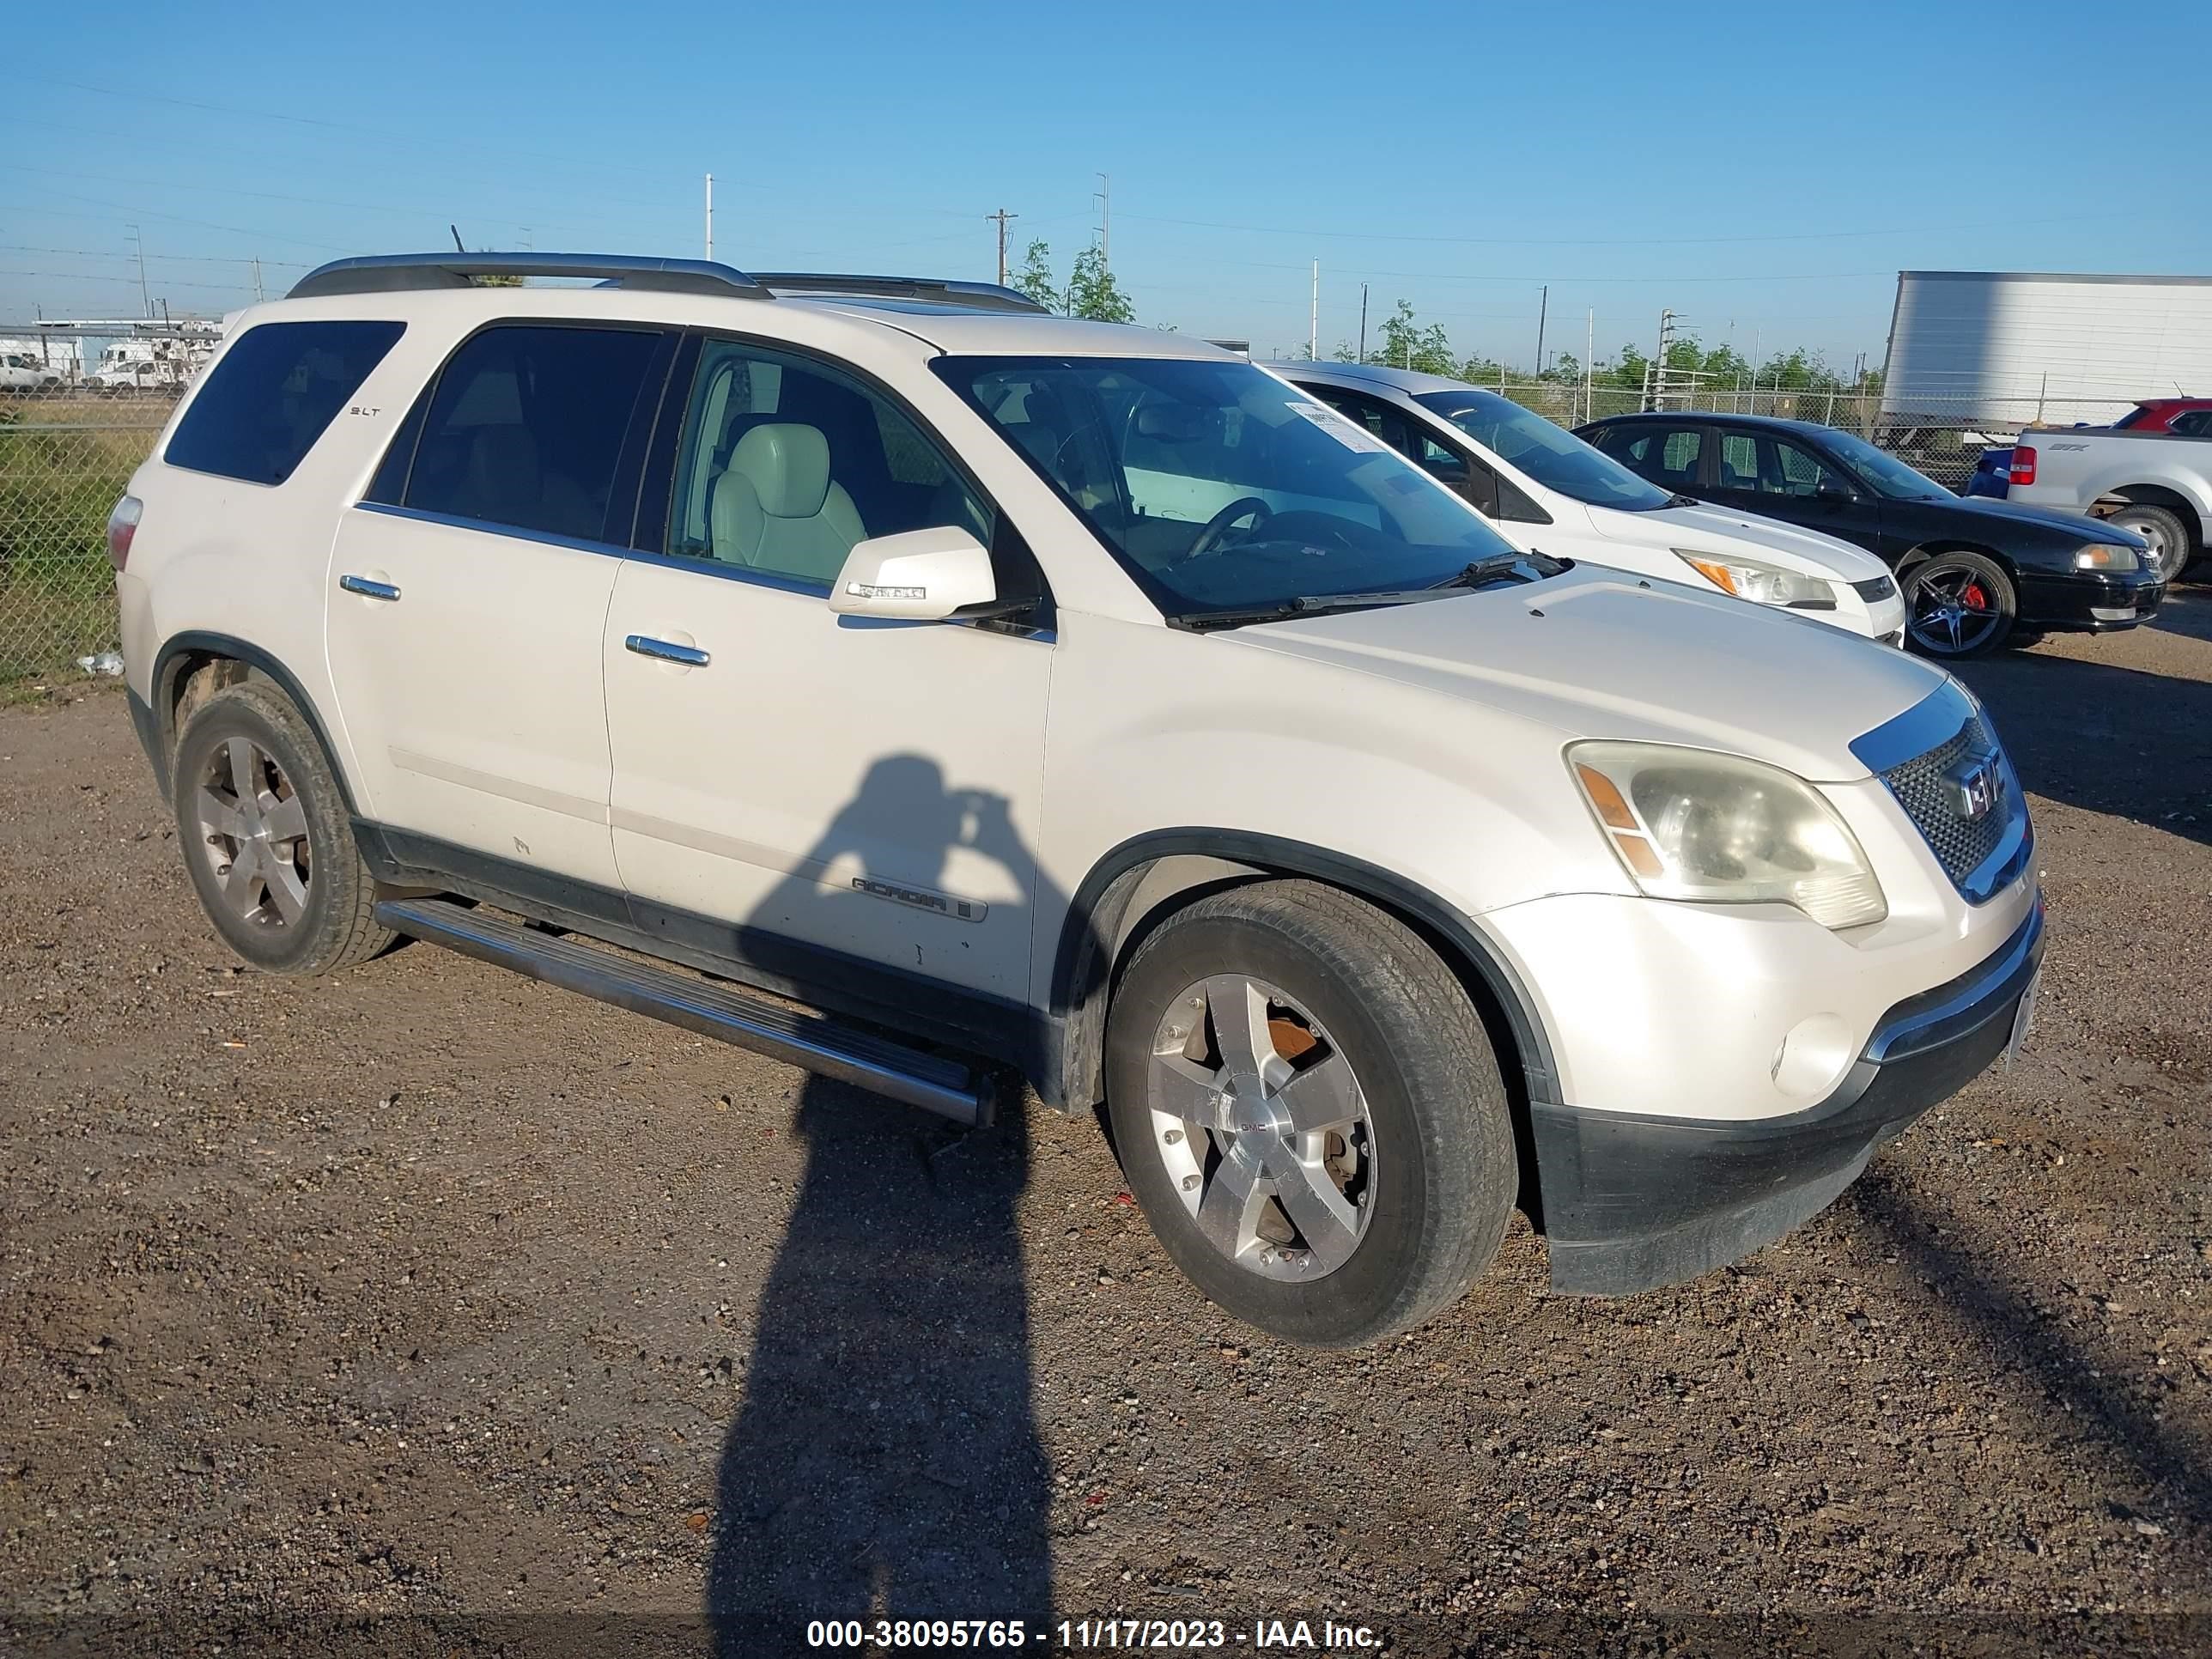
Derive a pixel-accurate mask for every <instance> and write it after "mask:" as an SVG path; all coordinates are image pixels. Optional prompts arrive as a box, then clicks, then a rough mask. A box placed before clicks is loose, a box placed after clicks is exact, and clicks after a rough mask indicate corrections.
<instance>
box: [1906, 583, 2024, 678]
mask: <svg viewBox="0 0 2212 1659" xmlns="http://www.w3.org/2000/svg"><path fill="white" fill-rule="evenodd" d="M1908 599H1909V600H1910V604H1911V615H1910V616H1909V617H1907V618H1906V621H1905V629H1906V631H1907V632H1908V633H1910V634H1911V635H1912V637H1913V639H1914V641H1916V642H1917V644H1919V645H1920V646H1921V647H1922V648H1923V649H1924V650H1927V651H1929V652H1932V653H1935V654H1936V655H1937V656H1943V657H1963V656H1970V655H1972V653H1974V652H1975V651H1977V650H1978V649H1979V648H1980V647H1982V646H1984V645H1985V644H1987V643H1988V642H1989V641H1990V637H1991V636H1992V635H1995V634H1996V631H1997V630H1998V629H2000V628H2002V627H2003V625H2004V616H2005V613H2004V612H2003V611H2002V610H2000V609H1999V608H1998V607H1997V605H1996V602H1995V600H1994V599H1992V598H1991V597H1990V591H1989V589H1988V588H1987V587H1985V586H1983V583H1982V579H1981V577H1980V576H1978V575H1977V574H1975V573H1974V572H1973V571H1972V570H1971V569H1969V568H1966V567H1965V566H1960V565H1945V564H1941V563H1938V564H1935V565H1931V566H1929V568H1927V569H1925V570H1923V571H1919V572H1916V573H1915V574H1914V575H1913V577H1912V581H1911V592H1910V593H1909V595H1908Z"/></svg>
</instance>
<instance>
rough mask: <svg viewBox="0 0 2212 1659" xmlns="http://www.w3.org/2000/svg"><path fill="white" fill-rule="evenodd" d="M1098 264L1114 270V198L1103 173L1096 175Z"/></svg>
mask: <svg viewBox="0 0 2212 1659" xmlns="http://www.w3.org/2000/svg"><path fill="white" fill-rule="evenodd" d="M1098 263H1099V264H1101V265H1103V267H1104V268H1105V269H1106V270H1108V271H1109V272H1110V271H1111V270H1113V269H1114V196H1113V192H1112V191H1111V190H1110V189H1109V187H1108V185H1107V180H1106V175H1105V174H1104V173H1100V174H1099V175H1098Z"/></svg>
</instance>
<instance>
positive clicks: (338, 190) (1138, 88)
mask: <svg viewBox="0 0 2212 1659" xmlns="http://www.w3.org/2000/svg"><path fill="white" fill-rule="evenodd" d="M17 48H18V49H17V50H16V51H15V52H14V53H12V54H11V58H12V61H13V64H14V67H13V68H12V69H11V70H10V72H9V77H8V87H9V94H8V96H7V98H6V99H5V100H4V101H3V102H0V156H4V158H5V159H4V161H0V273H4V274H0V322H4V321H7V320H10V319H15V318H19V317H25V316H27V315H29V314H30V313H31V311H32V308H33V306H34V305H38V306H42V307H44V308H45V312H46V315H48V316H50V317H51V316H55V315H58V314H75V315H85V314H96V315H105V316H113V315H132V314H136V313H137V312H138V310H139V289H138V280H137V265H136V264H135V263H134V259H133V257H132V254H131V247H132V246H133V245H132V243H131V240H130V239H131V232H130V229H129V227H131V226H132V225H136V226H137V228H138V231H139V234H141V235H142V236H143V242H144V250H145V255H146V270H147V272H148V283H149V288H150V289H151V291H152V293H153V295H154V297H155V301H157V303H158V301H160V300H161V299H162V298H165V297H166V298H167V301H168V302H169V305H170V307H172V309H173V310H176V311H180V312H181V311H186V310H192V311H200V312H210V313H214V312H221V311H222V310H225V309H228V308H230V307H235V306H237V305H239V304H240V303H242V302H243V301H246V300H247V299H249V298H251V295H252V272H251V268H250V266H249V265H248V264H246V263H245V262H246V260H248V259H250V258H253V257H255V256H258V257H259V258H261V259H262V260H263V261H264V266H263V280H264V283H265V284H266V286H267V288H268V289H269V290H270V292H271V293H276V292H279V291H281V290H282V289H283V286H284V284H285V283H287V282H288V281H289V280H290V279H291V278H293V277H294V276H297V275H298V274H299V273H300V271H301V270H303V269H304V268H305V267H306V266H307V265H309V264H313V263H315V262H317V261H319V260H320V259H323V258H329V257H332V256H335V255H337V254H341V253H347V252H392V251H395V250H402V249H415V248H435V247H441V246H447V245H448V243H449V238H448V233H447V225H448V224H449V223H455V222H457V223H458V224H459V226H460V228H461V231H462V234H464V235H465V237H466V238H467V239H468V241H469V244H470V246H472V247H473V246H518V245H519V246H533V247H538V248H545V249H551V248H574V249H597V250H619V251H624V252H651V253H661V254H683V255H696V254H697V253H698V252H700V251H701V241H702V226H701V201H700V197H701V191H702V184H701V179H702V175H703V174H704V173H707V172H708V171H710V170H711V171H712V172H713V173H714V176H715V205H716V216H715V252H716V253H717V255H718V256H719V257H720V258H723V259H726V260H727V261H729V262H731V263H732V264H738V265H740V266H743V265H751V266H754V267H755V268H757V269H775V268H778V267H785V268H789V267H793V266H799V267H811V268H816V269H822V268H830V269H841V268H842V269H848V270H889V271H897V272H908V273H916V274H926V275H943V276H982V277H988V276H991V275H992V274H993V269H994V230H993V228H992V227H991V226H990V225H988V224H987V223H986V222H985V221H984V219H983V217H982V216H983V215H984V214H985V213H987V212H988V211H990V210H994V209H996V208H1000V207H1005V208H1007V209H1010V210H1013V211H1014V212H1016V213H1018V214H1019V215H1020V216H1021V217H1020V218H1019V219H1018V221H1017V222H1015V225H1014V227H1013V240H1014V242H1015V243H1016V245H1017V246H1019V245H1020V244H1022V243H1024V242H1026V241H1027V240H1029V239H1030V237H1032V236H1036V237H1040V238H1042V239H1043V240H1047V241H1048V242H1049V243H1050V244H1051V246H1052V248H1053V252H1054V264H1055V265H1056V266H1057V267H1059V269H1060V270H1061V272H1062V273H1063V274H1064V273H1065V270H1066V264H1067V261H1068V258H1070V256H1071V255H1072V254H1073V252H1075V250H1076V249H1078V248H1079V247H1080V246H1083V245H1084V244H1085V243H1086V242H1087V241H1088V240H1090V239H1091V236H1092V235H1093V234H1094V227H1095V226H1096V225H1097V210H1096V205H1095V203H1094V199H1093V192H1094V191H1096V190H1097V186H1098V179H1097V176H1096V175H1097V173H1099V172H1101V171H1103V172H1105V173H1108V174H1109V176H1110V179H1111V191H1112V209H1113V215H1112V258H1113V264H1114V267H1115V273H1116V275H1117V276H1119V277H1120V278H1121V281H1122V283H1123V284H1124V286H1125V287H1127V289H1128V290H1129V291H1130V293H1131V295H1132V296H1133V298H1134V300H1135V301H1136V305H1137V312H1138V318H1139V321H1142V322H1146V323H1158V324H1174V325H1176V326H1178V327H1180V328H1182V329H1183V330H1184V331H1188V332H1191V333H1198V334H1206V335H1213V336H1219V335H1234V336H1239V337H1249V338H1250V339H1251V340H1252V341H1253V342H1254V343H1255V351H1256V352H1257V353H1258V354H1259V355H1263V356H1264V355H1268V354H1269V353H1271V352H1273V351H1275V350H1278V349H1279V350H1282V351H1285V352H1288V351H1290V350H1292V349H1300V348H1303V346H1304V342H1305V337H1306V328H1307V301H1308V289H1309V283H1310V276H1309V272H1310V261H1311V260H1313V259H1315V258H1318V259H1320V261H1321V262H1322V289H1321V341H1322V353H1323V355H1324V356H1326V355H1327V354H1328V350H1329V349H1330V348H1331V347H1332V346H1334V344H1335V343H1336V342H1338V341H1339V340H1341V339H1346V338H1349V337H1352V335H1353V334H1354V333H1356V331H1357V330H1358V307H1359V293H1360V284H1361V283H1362V282H1363V281H1364V282H1366V283H1369V284H1370V291H1371V295H1372V308H1373V314H1374V315H1376V316H1379V315H1381V314H1382V313H1383V312H1385V311H1387V310H1388V309H1389V307H1390V305H1391V304H1392V302H1393V301H1395V300H1396V299H1398V298H1399V297H1400V296H1401V295H1402V296H1403V297H1405V298H1407V299H1408V300H1410V301H1413V304H1414V306H1415V307H1416V308H1417V310H1418V312H1419V314H1420V316H1421V318H1422V319H1423V320H1424V321H1431V320H1433V321H1441V322H1443V324H1445V325H1446V326H1447V327H1448V329H1449V331H1450V333H1451V336H1452V339H1453V343H1454V344H1455V347H1456V348H1457V349H1460V350H1461V351H1462V352H1467V351H1473V350H1480V351H1483V352H1485V353H1486V354H1490V355H1492V356H1504V358H1505V359H1507V360H1508V361H1510V362H1515V363H1525V362H1529V361H1530V360H1531V359H1532V358H1533V356H1534V349H1535V335H1536V312H1537V291H1538V289H1539V287H1540V286H1541V285H1542V284H1544V283H1549V284H1550V286H1551V301H1550V310H1551V325H1550V331H1549V333H1548V335H1547V349H1560V348H1565V349H1571V350H1574V351H1576V352H1577V353H1579V352H1580V351H1581V349H1582V346H1583V333H1584V328H1585V320H1586V317H1587V314H1588V313H1589V310H1590V308H1592V307H1595V311H1596V319H1597V323H1596V337H1597V343H1598V349H1599V354H1600V356H1609V355H1610V354H1612V353H1613V351H1614V350H1616V349H1618V348H1619V347H1620V344H1621V343H1623V342H1624V341H1628V340H1633V341H1636V342H1638V343H1641V344H1643V345H1644V347H1645V348H1646V349H1648V348H1649V346H1650V341H1651V338H1652V337H1653V335H1654V333H1655V331H1656V319H1657V316H1658V313H1659V311H1660V309H1661V307H1662V306H1663V307H1673V308H1674V310H1676V311H1677V312H1679V313H1682V314H1683V315H1684V316H1685V317H1686V319H1689V326H1691V327H1692V329H1694V330H1695V331H1698V332H1699V334H1701V335H1702V337H1705V339H1706V340H1707V341H1708V342H1709V343H1718V342H1720V341H1721V340H1723V338H1729V339H1732V340H1733V342H1734V343H1735V345H1736V347H1737V348H1738V349H1740V350H1742V351H1744V352H1745V353H1746V355H1749V353H1750V350H1751V349H1752V347H1753V343H1754V339H1756V340H1757V342H1758V343H1759V344H1760V345H1761V346H1762V347H1763V349H1766V350H1770V351H1771V349H1773V348H1774V347H1776V346H1777V345H1778V344H1799V343H1802V344H1806V345H1809V346H1813V347H1816V348H1818V349H1821V350H1823V351H1824V352H1826V354H1827V355H1828V356H1829V357H1830V359H1831V360H1832V362H1836V363H1838V366H1840V367H1845V368H1847V367H1848V366H1849V364H1850V361H1851V358H1852V356H1854V354H1856V353H1857V352H1860V351H1864V352H1867V353H1869V356H1870V357H1871V358H1872V359H1873V360H1874V361H1875V362H1879V361H1880V357H1881V350H1882V345H1883V339H1884V336H1885V334H1886V332H1887V325H1888V320H1889V307H1890V301H1891V298H1892V295H1893V289H1894V278H1895V273H1896V271H1897V270H1899V268H1908V269H1911V268H1972V269H1984V268H2003V269H2030V270H2112V271H2145V272H2188V273H2197V274H2203V273H2208V272H2212V165H2208V159H2207V158H2208V154H2212V152H2208V150H2207V148H2206V145H2205V143H2204V142H2203V137H2202V122H2201V120H2199V119H2198V118H2197V116H2196V114H2195V113H2194V112H2193V110H2192V106H2191V105H2190V103H2189V101H2188V95H2187V92H2186V88H2188V87H2189V86H2190V85H2191V82H2192V79H2196V78H2201V76H2202V72H2203V66H2204V64H2206V63H2207V62H2208V61H2212V6H2207V5H2205V4H2204V3H2203V0H2130V3H2127V4H2124V5H2118V4H2105V5H2081V4H2079V3H2070V4H2065V5H2044V4H2038V3H2024V0H1991V3H1987V4H1977V5H1948V4H1944V3H1941V0H1937V3H1928V0H1922V3H1917V4H1911V5H1896V4H1890V3H1856V4H1850V5H1844V4H1834V3H1831V4H1826V5H1819V6H1814V5H1772V6H1758V7H1745V6H1741V5H1730V6H1710V7H1708V6H1704V5H1699V4H1696V3H1691V4H1687V5H1683V4H1672V5H1652V4H1649V3H1641V4H1629V5H1619V6H1615V5H1609V4H1608V5H1598V4H1590V5H1578V4H1574V3H1570V0H1553V3H1548V4H1541V5H1527V4H1514V5H1504V6H1492V5H1485V4H1474V3H1468V0H1457V3H1442V4H1427V3H1416V0H1400V3H1398V4H1396V5H1394V6H1392V7H1390V8H1388V9H1379V8H1365V7H1361V8H1352V7H1346V6H1342V5H1333V6H1323V5H1317V4H1311V3H1307V0H1280V3H1275V4H1263V5H1250V6H1241V5H1240V6H1229V5H1205V4H1192V3H1183V4H1180V5H1172V6H1159V5H1152V4H1112V3H1107V4H1094V5H1091V6H1084V7H1069V6H1064V5H1051V4H1041V3H1035V0H1030V3H1024V4H1021V5H982V4H968V5H959V4H954V5H950V6H947V5H942V4H931V5H924V4H917V3H912V0H909V3H906V4H902V5H896V6H883V5H876V4H872V3H862V0H850V3H838V4H829V5H819V6H805V5H801V6H769V5H760V4H756V5H739V4H729V3H724V4H718V5H708V4H702V3H696V0H632V3H628V4H620V5H610V4H605V3H586V0H539V3H536V4H530V5H510V4H507V3H502V0H442V3H437V4H422V3H416V0H381V3H377V4H374V5H363V4H348V3H329V0H325V3H310V4H306V5H302V4H301V3H299V0H286V3H282V4H255V5H239V4H223V3H211V0H202V3H195V4H191V5H188V6H180V5H179V4H177V3H174V0H169V3H163V4H159V5H156V4H151V3H126V0H79V4H78V5H77V7H76V9H75V10H74V11H73V12H72V13H71V15H70V22H69V27H68V28H67V30H66V31H65V38H50V39H46V40H43V41H42V42H40V43H31V44H27V43H25V42H24V41H22V40H18V42H17ZM2160 66H2165V67H2163V68H2161V67H2160ZM2162 105H2163V106H2164V107H2163V112H2162V113H2161V106H2162ZM2042 135H2047V137H2041V136H2042ZM2100 135H2110V137H2103V136H2100ZM2030 155H2032V156H2033V160H2032V161H2030V160H2026V159H2022V158H2024V157H2027V156H2030Z"/></svg>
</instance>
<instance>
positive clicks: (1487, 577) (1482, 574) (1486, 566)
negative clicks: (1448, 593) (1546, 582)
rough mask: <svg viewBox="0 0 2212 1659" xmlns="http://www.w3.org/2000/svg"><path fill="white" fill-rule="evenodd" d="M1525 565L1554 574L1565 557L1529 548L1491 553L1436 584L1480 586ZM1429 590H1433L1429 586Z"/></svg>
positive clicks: (1558, 571)
mask: <svg viewBox="0 0 2212 1659" xmlns="http://www.w3.org/2000/svg"><path fill="white" fill-rule="evenodd" d="M1524 564H1525V565H1527V566H1528V568H1530V569H1532V570H1534V572H1535V573H1536V574H1538V575H1539V576H1556V575H1558V574H1559V573H1560V572H1561V571H1562V570H1565V568H1567V562H1566V561H1565V559H1555V558H1553V556H1551V555H1550V554H1548V553H1541V552H1539V551H1537V550H1535V549H1534V548H1531V549H1529V550H1528V551H1527V552H1526V553H1492V555H1491V556H1489V557H1488V558H1486V559H1477V560H1476V561H1475V562H1474V563H1473V564H1470V565H1469V566H1468V567H1467V568H1466V569H1464V570H1462V571H1461V572H1460V573H1459V574H1458V575H1456V576H1453V577H1450V578H1449V579H1448V580H1444V581H1441V582H1439V583H1437V586H1438V587H1480V586H1482V584H1483V583H1485V582H1487V581H1495V580H1498V577H1500V576H1510V575H1512V574H1514V570H1515V568H1516V566H1519V565H1524ZM1430 592H1435V589H1434V588H1431V590H1430Z"/></svg>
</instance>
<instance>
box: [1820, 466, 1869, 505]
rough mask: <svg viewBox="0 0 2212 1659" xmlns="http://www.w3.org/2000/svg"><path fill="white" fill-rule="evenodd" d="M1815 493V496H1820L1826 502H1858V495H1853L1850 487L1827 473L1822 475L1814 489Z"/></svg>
mask: <svg viewBox="0 0 2212 1659" xmlns="http://www.w3.org/2000/svg"><path fill="white" fill-rule="evenodd" d="M1813 493H1814V495H1818V496H1819V497H1820V499H1821V500H1822V501H1857V500H1858V497H1857V495H1855V494H1853V493H1852V491H1851V489H1850V485H1848V484H1845V483H1840V482H1838V480H1836V479H1834V478H1832V477H1829V476H1828V475H1827V474H1826V473H1825V472H1823V473H1822V474H1821V475H1820V483H1819V484H1818V485H1817V486H1816V487H1815V488H1814V491H1813Z"/></svg>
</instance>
